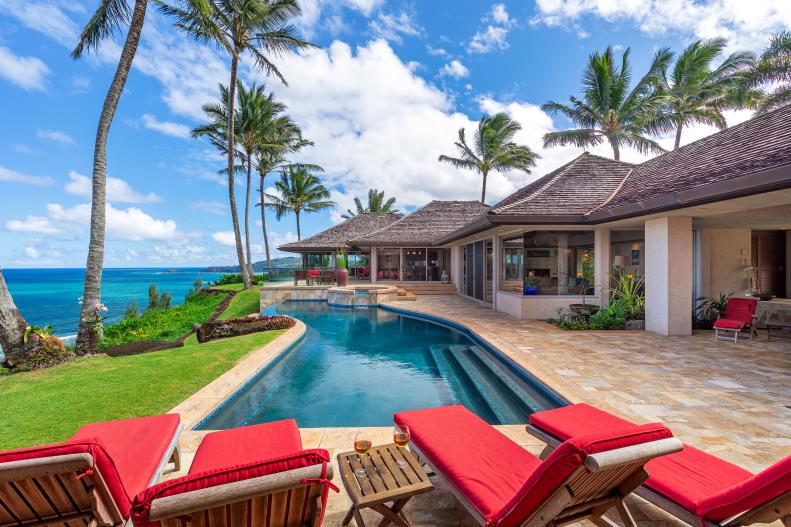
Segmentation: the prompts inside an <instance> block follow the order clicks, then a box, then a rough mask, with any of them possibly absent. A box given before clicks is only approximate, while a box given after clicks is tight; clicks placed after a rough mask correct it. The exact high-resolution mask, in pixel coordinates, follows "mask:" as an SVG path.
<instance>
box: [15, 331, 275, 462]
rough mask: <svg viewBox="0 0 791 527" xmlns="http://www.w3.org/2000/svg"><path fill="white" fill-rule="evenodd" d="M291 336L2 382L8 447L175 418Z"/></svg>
mask: <svg viewBox="0 0 791 527" xmlns="http://www.w3.org/2000/svg"><path fill="white" fill-rule="evenodd" d="M282 333H283V331H267V332H263V333H254V334H252V335H245V336H242V337H236V338H231V339H222V340H216V341H212V342H208V343H206V344H198V343H197V341H196V339H195V336H194V335H193V336H191V337H190V338H188V339H187V341H186V345H185V346H184V347H183V348H175V349H171V350H164V351H156V352H152V353H144V354H141V355H131V356H126V357H118V358H112V357H107V356H97V357H91V358H87V359H80V360H77V361H74V362H71V363H68V364H64V365H62V366H57V367H54V368H50V369H47V370H39V371H34V372H28V373H19V374H15V375H8V376H0V393H2V394H3V397H2V404H0V423H3V425H2V426H0V449H9V448H15V447H22V446H29V445H36V444H43V443H49V442H55V441H62V440H64V439H66V438H68V437H70V436H71V435H72V434H73V433H74V432H75V431H76V430H77V428H79V427H80V426H81V425H82V424H84V423H88V422H97V421H107V420H111V419H124V418H128V417H137V416H142V415H152V414H158V413H163V412H167V411H168V410H170V409H171V408H173V407H174V406H176V405H177V404H178V403H179V402H181V401H183V400H184V399H185V398H187V397H188V396H189V395H191V394H193V393H195V392H196V391H198V390H199V389H201V388H202V387H204V386H206V385H207V384H208V383H210V382H211V381H212V380H214V379H215V378H217V377H218V376H219V375H221V374H223V373H224V372H226V371H228V370H229V369H230V368H231V367H232V366H234V365H235V364H236V363H237V362H238V361H239V360H240V359H241V358H243V357H244V356H245V355H247V354H248V353H249V352H251V351H253V350H255V349H258V348H260V347H261V346H263V345H265V344H267V343H269V342H271V341H272V340H273V339H274V338H275V337H277V336H278V335H281V334H282Z"/></svg>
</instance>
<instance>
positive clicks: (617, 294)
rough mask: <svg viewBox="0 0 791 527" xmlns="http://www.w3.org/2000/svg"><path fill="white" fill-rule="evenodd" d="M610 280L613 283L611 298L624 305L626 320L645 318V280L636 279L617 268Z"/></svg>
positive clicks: (641, 278)
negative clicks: (626, 311) (626, 310)
mask: <svg viewBox="0 0 791 527" xmlns="http://www.w3.org/2000/svg"><path fill="white" fill-rule="evenodd" d="M611 278H612V280H614V281H615V287H613V288H611V289H610V292H611V293H612V298H613V299H614V300H620V301H622V302H623V303H624V305H625V306H626V308H627V309H628V313H627V316H626V318H627V319H633V320H641V319H643V318H645V278H644V277H642V276H641V277H639V278H636V277H634V276H631V275H629V274H627V273H626V272H624V271H623V269H617V268H616V270H615V272H614V273H613V274H612V275H611Z"/></svg>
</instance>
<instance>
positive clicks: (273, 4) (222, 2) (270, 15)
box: [156, 0, 313, 289]
mask: <svg viewBox="0 0 791 527" xmlns="http://www.w3.org/2000/svg"><path fill="white" fill-rule="evenodd" d="M156 2H157V4H158V5H159V6H160V9H161V10H162V12H163V13H165V14H166V15H168V16H171V17H173V18H174V19H175V20H176V27H177V28H179V29H182V30H183V31H185V32H186V33H187V34H189V35H191V36H192V37H193V38H195V39H196V40H198V41H199V42H207V43H212V44H214V45H216V46H217V47H218V48H220V49H223V50H225V51H227V52H228V54H229V55H230V56H231V80H230V82H229V83H228V86H229V94H228V127H227V128H228V129H227V136H226V137H227V141H226V143H227V145H228V146H227V154H228V196H229V201H230V204H231V219H232V221H233V231H234V236H235V238H236V255H237V257H238V259H239V269H240V271H241V273H242V281H243V282H244V287H245V289H249V288H250V287H252V282H251V281H250V275H249V273H248V272H247V266H246V265H245V257H244V250H243V248H242V236H241V233H240V231H239V215H238V213H237V210H236V196H235V194H234V147H233V145H234V141H235V137H236V135H235V134H236V132H235V130H234V126H235V122H234V118H235V116H236V115H235V111H234V102H235V99H236V77H237V72H238V67H239V58H240V57H241V56H242V55H243V54H245V53H249V54H250V55H252V56H253V59H254V60H255V63H256V65H257V66H258V67H259V68H260V69H262V70H263V71H264V72H265V73H266V74H267V75H275V76H276V77H278V78H279V79H280V80H281V81H282V82H283V83H284V84H286V79H285V78H284V77H283V75H282V74H281V73H280V70H278V69H277V67H276V66H275V64H274V63H273V62H272V61H271V60H270V58H269V56H268V55H270V54H272V55H275V56H283V55H286V54H289V53H295V52H297V51H298V50H300V49H304V48H306V47H309V46H312V45H313V44H310V43H309V42H307V41H305V40H302V39H300V38H297V37H296V36H295V35H294V32H295V28H294V26H293V25H291V24H290V21H292V20H294V19H295V18H296V17H298V16H299V15H300V13H301V12H302V10H301V9H300V7H299V3H298V2H297V0H175V5H169V4H167V3H165V1H164V0H156Z"/></svg>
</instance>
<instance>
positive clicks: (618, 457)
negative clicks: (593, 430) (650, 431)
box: [585, 437, 684, 472]
mask: <svg viewBox="0 0 791 527" xmlns="http://www.w3.org/2000/svg"><path fill="white" fill-rule="evenodd" d="M683 448H684V443H682V442H681V441H680V440H679V439H677V438H675V437H668V438H666V439H658V440H656V441H651V442H649V443H641V444H639V445H632V446H627V447H623V448H616V449H615V450H606V451H604V452H598V453H596V454H589V455H588V456H587V457H586V458H585V468H587V469H588V470H590V471H591V472H599V471H601V470H609V469H611V468H614V467H617V466H621V465H631V464H639V465H643V464H645V463H646V462H647V461H650V460H652V459H654V458H655V457H659V456H665V455H667V454H673V453H675V452H680V451H681V450H682V449H683Z"/></svg>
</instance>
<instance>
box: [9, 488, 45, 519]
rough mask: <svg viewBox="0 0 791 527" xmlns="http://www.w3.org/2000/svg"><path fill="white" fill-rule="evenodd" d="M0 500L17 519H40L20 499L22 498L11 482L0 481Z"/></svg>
mask: <svg viewBox="0 0 791 527" xmlns="http://www.w3.org/2000/svg"><path fill="white" fill-rule="evenodd" d="M0 501H2V502H3V503H4V504H5V505H6V507H7V508H8V509H10V511H11V513H12V514H13V515H14V516H16V518H17V520H20V521H23V522H24V521H29V520H33V519H35V520H38V519H40V518H37V517H35V516H34V514H33V512H32V511H31V510H30V508H29V507H28V506H27V505H26V504H25V502H24V501H22V499H21V498H20V497H19V495H18V494H17V493H16V490H15V489H14V487H13V483H0Z"/></svg>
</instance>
